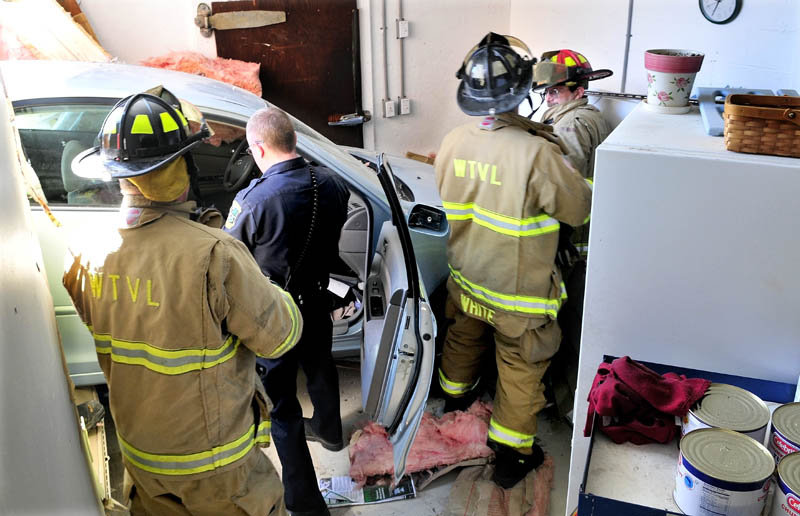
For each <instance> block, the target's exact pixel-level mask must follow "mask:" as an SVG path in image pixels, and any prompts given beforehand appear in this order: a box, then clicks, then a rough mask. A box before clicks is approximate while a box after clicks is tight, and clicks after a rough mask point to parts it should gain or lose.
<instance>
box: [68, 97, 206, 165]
mask: <svg viewBox="0 0 800 516" xmlns="http://www.w3.org/2000/svg"><path fill="white" fill-rule="evenodd" d="M150 91H158V93H159V94H158V95H153V94H150V93H138V94H136V95H131V96H129V97H126V98H124V99H122V100H120V101H119V102H118V103H117V104H116V105H115V106H114V107H113V108H112V109H111V112H109V114H108V116H107V117H106V120H105V121H104V122H103V127H102V129H101V130H100V134H99V135H98V140H99V145H97V146H96V147H94V148H92V149H88V150H86V151H84V152H82V153H80V154H78V156H76V157H75V159H74V160H73V162H72V168H73V172H74V173H75V174H76V175H79V176H82V177H92V178H105V179H108V178H109V177H110V178H125V177H135V176H139V175H143V174H147V173H149V172H152V171H154V170H156V169H158V168H160V167H163V166H165V165H167V164H169V163H171V162H172V161H174V160H175V159H177V158H178V157H180V156H182V155H183V154H185V153H186V152H188V151H189V150H190V149H191V148H192V147H194V146H195V145H197V144H198V143H200V141H201V139H202V138H205V137H207V136H209V135H210V130H209V128H208V125H207V124H206V123H205V120H204V119H203V116H202V113H200V111H199V110H198V109H197V108H196V107H194V106H193V105H191V104H190V103H188V102H185V101H180V100H179V99H177V98H176V97H175V96H174V95H173V94H172V93H170V92H169V91H168V90H166V89H164V88H162V87H158V88H156V89H154V90H150ZM184 109H185V110H186V114H188V117H187V116H186V115H185V114H184ZM189 119H192V120H194V122H193V123H190V121H189Z"/></svg>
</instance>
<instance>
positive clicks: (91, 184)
mask: <svg viewBox="0 0 800 516" xmlns="http://www.w3.org/2000/svg"><path fill="white" fill-rule="evenodd" d="M110 110H111V106H110V105H99V104H66V105H53V104H50V105H45V106H23V107H18V108H16V109H15V118H16V125H17V128H18V129H19V135H20V139H21V141H22V148H23V150H24V151H25V156H26V157H27V158H28V160H29V161H30V163H31V166H32V167H33V170H34V171H36V175H37V176H38V177H39V182H40V183H41V184H42V189H43V190H44V194H45V197H46V198H47V201H48V203H49V204H51V205H53V206H58V205H83V206H106V207H111V206H119V205H120V203H121V202H122V195H121V194H120V191H119V184H118V182H117V181H110V182H104V181H99V180H92V179H85V178H82V177H79V176H76V175H75V174H73V173H72V167H71V166H70V165H71V163H72V159H73V158H74V157H75V156H76V155H78V153H80V152H81V151H83V150H85V149H88V148H89V147H92V146H93V145H94V143H95V139H96V137H97V134H98V133H99V132H100V127H101V126H102V125H103V120H105V117H106V115H107V114H108V112H109V111H110Z"/></svg>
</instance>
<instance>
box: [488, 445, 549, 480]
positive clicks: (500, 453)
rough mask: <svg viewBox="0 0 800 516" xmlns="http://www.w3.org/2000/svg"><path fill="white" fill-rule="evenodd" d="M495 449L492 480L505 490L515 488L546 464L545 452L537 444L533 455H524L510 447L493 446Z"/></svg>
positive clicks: (534, 446)
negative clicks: (527, 476) (532, 472)
mask: <svg viewBox="0 0 800 516" xmlns="http://www.w3.org/2000/svg"><path fill="white" fill-rule="evenodd" d="M493 448H494V449H495V452H496V453H495V463H494V476H493V477H492V480H493V481H494V483H495V484H497V485H499V486H500V487H502V488H503V489H509V488H512V487H514V486H515V485H516V483H517V482H519V481H520V480H522V479H523V478H525V476H526V475H527V474H528V473H530V472H531V471H532V470H534V469H536V468H538V467H539V466H540V465H541V464H542V462H544V452H543V451H542V449H541V448H540V447H539V445H538V444H535V443H534V445H533V453H532V454H531V455H525V454H522V453H520V452H518V451H516V450H514V449H512V448H509V447H508V446H493Z"/></svg>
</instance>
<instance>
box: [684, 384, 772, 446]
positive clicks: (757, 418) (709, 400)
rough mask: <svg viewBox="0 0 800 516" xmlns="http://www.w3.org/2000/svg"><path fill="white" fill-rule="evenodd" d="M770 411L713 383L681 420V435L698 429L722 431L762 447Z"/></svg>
mask: <svg viewBox="0 0 800 516" xmlns="http://www.w3.org/2000/svg"><path fill="white" fill-rule="evenodd" d="M768 424H769V408H768V407H767V404H766V403H764V402H763V401H762V400H761V398H759V397H758V396H756V395H755V394H753V393H752V392H750V391H746V390H744V389H742V388H740V387H736V386H735V385H728V384H725V383H712V384H711V385H710V386H709V387H708V390H707V391H706V393H705V395H704V396H703V397H702V398H700V400H699V401H698V402H697V403H696V404H695V405H694V407H692V409H691V410H689V412H688V413H687V414H686V415H685V416H684V417H683V424H682V425H681V435H686V434H688V433H689V432H691V431H692V430H697V429H698V428H724V429H727V430H733V431H734V432H739V433H741V434H745V435H747V436H749V437H752V438H753V439H755V440H756V441H758V442H760V443H762V444H763V443H764V438H765V437H766V436H767V425H768Z"/></svg>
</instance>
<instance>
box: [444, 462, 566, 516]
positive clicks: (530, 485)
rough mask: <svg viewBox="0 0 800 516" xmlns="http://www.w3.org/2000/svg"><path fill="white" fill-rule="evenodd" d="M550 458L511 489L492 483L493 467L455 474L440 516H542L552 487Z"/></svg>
mask: <svg viewBox="0 0 800 516" xmlns="http://www.w3.org/2000/svg"><path fill="white" fill-rule="evenodd" d="M553 469H554V465H553V458H552V457H550V456H549V455H547V454H545V460H544V463H542V465H541V466H539V467H538V468H536V469H535V470H533V471H531V472H530V473H528V476H526V477H525V479H524V480H523V481H520V482H518V483H517V485H515V486H514V487H512V488H511V489H503V488H502V487H500V486H498V485H497V484H495V483H494V482H493V481H492V474H493V473H494V466H493V465H491V464H489V465H486V466H474V467H471V468H465V469H464V470H462V471H461V473H459V475H458V478H457V479H456V481H455V483H454V484H453V487H452V488H451V489H450V498H449V500H448V502H447V509H446V511H445V513H444V516H519V515H524V516H546V515H547V514H548V513H549V506H550V490H551V489H552V487H553Z"/></svg>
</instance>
